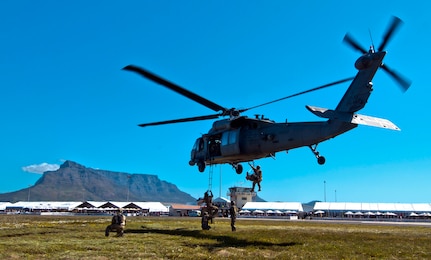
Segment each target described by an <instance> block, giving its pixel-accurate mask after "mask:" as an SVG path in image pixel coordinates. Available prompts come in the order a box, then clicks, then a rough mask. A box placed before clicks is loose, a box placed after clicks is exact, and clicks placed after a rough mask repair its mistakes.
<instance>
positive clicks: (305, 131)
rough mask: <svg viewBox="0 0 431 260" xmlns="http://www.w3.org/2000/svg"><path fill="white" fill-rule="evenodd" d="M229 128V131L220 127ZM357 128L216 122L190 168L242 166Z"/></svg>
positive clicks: (199, 143)
mask: <svg viewBox="0 0 431 260" xmlns="http://www.w3.org/2000/svg"><path fill="white" fill-rule="evenodd" d="M221 125H225V129H223V130H222V129H218V128H217V126H221ZM356 126H357V125H355V124H351V123H345V122H342V121H334V120H327V121H323V122H297V123H287V122H286V123H275V122H273V121H269V120H267V119H254V118H247V117H239V118H236V119H234V120H230V119H224V120H220V121H217V122H215V123H214V126H213V128H212V129H211V130H210V131H209V133H208V134H205V135H203V136H202V137H200V138H198V139H197V140H196V142H195V145H194V146H193V149H192V152H191V160H190V165H195V164H198V166H199V168H200V169H202V168H201V166H200V164H202V163H204V164H207V165H211V164H222V163H229V164H238V163H240V162H248V161H252V160H255V159H259V158H264V157H274V156H275V153H276V152H280V151H288V150H291V149H294V148H298V147H303V146H311V145H314V144H318V143H320V142H323V141H325V140H328V139H330V138H333V137H335V136H337V135H340V134H342V133H344V132H346V131H349V130H351V129H353V128H355V127H356Z"/></svg>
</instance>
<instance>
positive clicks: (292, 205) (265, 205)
mask: <svg viewBox="0 0 431 260" xmlns="http://www.w3.org/2000/svg"><path fill="white" fill-rule="evenodd" d="M242 209H248V210H252V211H253V210H256V209H259V210H281V211H282V210H284V211H285V210H292V211H304V210H303V209H302V204H301V203H300V202H247V203H246V204H245V205H244V206H243V207H242Z"/></svg>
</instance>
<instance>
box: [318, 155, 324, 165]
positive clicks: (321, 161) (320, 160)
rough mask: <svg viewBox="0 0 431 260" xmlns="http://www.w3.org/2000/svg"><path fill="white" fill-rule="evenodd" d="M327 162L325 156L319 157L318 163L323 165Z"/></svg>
mask: <svg viewBox="0 0 431 260" xmlns="http://www.w3.org/2000/svg"><path fill="white" fill-rule="evenodd" d="M325 162H326V159H325V157H323V156H319V157H317V163H318V164H320V165H323V164H325Z"/></svg>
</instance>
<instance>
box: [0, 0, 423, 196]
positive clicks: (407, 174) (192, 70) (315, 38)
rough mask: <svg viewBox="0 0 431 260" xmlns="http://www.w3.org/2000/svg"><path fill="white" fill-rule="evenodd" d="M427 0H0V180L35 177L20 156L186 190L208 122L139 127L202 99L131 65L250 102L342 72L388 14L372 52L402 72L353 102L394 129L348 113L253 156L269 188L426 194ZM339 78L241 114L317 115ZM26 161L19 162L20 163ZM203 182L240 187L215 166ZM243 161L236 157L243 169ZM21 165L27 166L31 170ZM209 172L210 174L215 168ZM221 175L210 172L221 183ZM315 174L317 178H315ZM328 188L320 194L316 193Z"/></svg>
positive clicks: (197, 179) (331, 104) (233, 101)
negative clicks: (327, 131)
mask: <svg viewBox="0 0 431 260" xmlns="http://www.w3.org/2000/svg"><path fill="white" fill-rule="evenodd" d="M430 11H431V4H430V3H429V2H428V1H409V2H408V3H406V2H405V1H391V3H390V4H388V3H387V1H362V2H361V4H358V3H353V2H352V3H349V2H347V3H346V1H323V2H322V1H122V2H121V3H120V2H118V1H91V2H88V1H73V2H64V1H42V2H35V1H2V2H1V3H0V31H1V34H0V50H1V52H2V55H1V59H0V80H1V88H0V90H1V94H0V110H1V115H2V127H1V128H0V140H1V149H0V158H2V163H1V166H0V174H1V176H2V182H1V183H0V192H9V191H14V190H18V189H23V188H27V187H28V186H29V185H33V184H34V183H35V182H36V181H37V179H39V178H40V177H41V175H40V174H38V173H31V172H35V171H37V169H35V168H34V165H40V164H43V165H42V166H44V167H49V166H52V165H54V166H55V165H59V164H61V163H62V162H63V161H64V160H72V161H75V162H78V163H80V164H83V165H85V166H87V167H92V168H99V169H106V170H112V171H121V172H129V173H147V174H156V175H158V176H159V178H160V179H162V180H166V181H168V182H171V183H174V184H176V185H177V186H178V187H179V188H180V189H181V190H183V191H185V192H188V193H190V194H191V195H192V196H194V197H198V196H202V194H203V193H204V192H205V191H206V190H207V189H208V171H209V168H207V170H206V172H205V173H199V172H198V170H197V168H196V167H190V166H189V165H188V161H189V156H190V150H191V147H192V145H193V143H194V141H195V139H196V138H197V137H199V136H200V135H201V134H203V133H206V132H207V131H208V130H209V129H210V128H211V124H212V121H201V122H193V123H183V124H175V125H165V126H158V127H148V128H139V127H137V124H139V123H145V122H152V121H160V120H168V119H175V118H181V117H189V116H198V115H207V114H211V113H212V112H213V111H211V110H209V109H208V108H206V107H204V106H202V105H199V104H197V103H194V102H192V101H191V100H189V99H187V98H185V97H182V96H180V95H178V94H176V93H174V92H172V91H170V90H167V89H165V88H163V87H161V86H159V85H157V84H154V83H152V82H150V81H148V80H146V79H144V78H142V77H140V76H138V75H135V74H132V73H130V72H126V71H122V70H121V68H123V67H124V66H126V65H128V64H135V65H138V66H141V67H144V68H146V69H148V70H150V71H153V72H154V73H156V74H158V75H161V76H163V77H164V78H167V79H169V80H171V81H173V82H175V83H177V84H179V85H181V86H183V87H186V88H188V89H189V90H191V91H193V92H195V93H197V94H200V95H202V96H204V97H205V98H207V99H210V100H212V101H214V102H216V103H218V104H220V105H222V106H225V107H239V108H245V107H251V106H254V105H258V104H261V103H264V102H267V101H270V100H273V99H277V98H280V97H284V96H287V95H289V94H292V93H296V92H299V91H302V90H305V89H308V88H313V87H316V86H319V85H323V84H326V83H329V82H332V81H336V80H339V79H343V78H346V77H350V76H354V75H355V74H356V69H355V68H354V62H355V61H356V59H357V58H358V57H359V53H358V52H356V51H354V50H352V49H351V48H350V47H349V46H347V45H345V44H343V43H342V39H343V37H344V35H345V33H347V32H350V33H351V34H352V35H353V36H354V37H355V39H356V40H357V41H358V42H360V43H361V44H362V46H364V47H365V48H368V46H369V45H370V44H371V40H370V34H369V30H370V31H371V34H372V38H373V41H374V43H375V45H378V44H380V42H381V38H382V36H383V34H384V32H385V31H386V29H387V26H388V23H389V21H390V18H391V16H392V15H395V16H398V17H400V18H401V19H402V20H403V21H404V24H403V26H402V27H401V29H400V30H399V31H398V32H397V33H396V35H395V37H394V38H393V39H392V40H391V42H390V43H389V44H388V45H387V46H386V49H387V51H388V54H387V55H386V58H385V63H386V64H388V65H389V66H390V67H391V68H393V69H395V70H397V71H398V72H400V73H401V74H403V75H404V76H406V77H408V78H409V79H410V80H412V81H413V84H412V86H411V88H410V89H409V90H408V91H407V92H406V93H402V92H401V91H400V90H399V88H398V86H397V85H396V83H395V82H394V81H393V80H392V79H391V78H390V77H389V76H388V75H387V74H386V73H384V72H383V71H378V72H377V74H376V77H375V78H374V80H373V83H374V91H373V93H372V95H371V97H370V99H369V101H368V104H367V106H366V107H365V108H364V109H363V110H362V111H361V112H360V113H361V114H366V115H371V116H378V117H382V118H387V119H389V120H391V121H392V122H394V123H395V124H396V125H398V126H399V127H400V128H401V131H400V132H398V131H390V130H384V129H378V128H374V127H367V126H359V127H358V128H356V129H354V130H353V131H351V132H348V133H346V134H344V135H341V136H338V137H336V138H335V139H332V140H329V141H326V142H324V143H321V144H320V145H319V146H318V150H319V151H320V153H321V154H322V155H324V156H325V157H326V164H325V165H323V166H320V165H318V164H317V163H316V160H315V158H314V156H313V154H312V153H311V152H310V150H309V149H308V148H300V149H296V150H291V151H289V153H288V154H286V153H278V154H277V156H276V158H277V159H276V160H273V159H270V158H269V159H261V160H258V161H257V162H256V163H258V164H260V165H261V167H262V169H263V178H264V180H263V182H262V186H263V187H262V189H263V190H262V192H260V193H259V195H260V196H261V197H262V198H264V199H266V200H268V201H300V202H307V201H311V200H315V199H316V200H322V201H323V200H324V199H325V194H326V200H327V201H335V200H337V201H349V202H403V203H408V202H431V189H430V188H429V187H430V184H431V174H430V173H431V172H430V169H431V152H430V150H429V149H430V145H431V141H430V138H429V134H428V133H429V129H428V128H429V126H430V123H429V122H428V118H429V109H428V102H429V98H430V93H431V91H430V88H429V76H428V69H429V60H430V58H431V53H430V48H429V46H430V44H431V42H430V41H431V39H430V35H431V20H430V19H429V12H430ZM347 87H348V83H345V84H343V85H339V86H336V87H333V88H331V89H327V90H322V91H320V92H314V93H312V94H308V95H304V96H301V97H297V98H294V99H290V100H287V101H283V102H279V103H276V104H273V105H269V106H265V107H262V108H257V109H255V110H251V111H249V112H248V113H247V115H248V116H250V117H252V116H253V115H254V114H264V115H265V116H266V117H269V118H271V119H273V120H276V121H285V120H286V119H287V120H288V121H291V122H294V121H319V120H321V119H319V118H316V117H315V116H314V115H313V114H311V113H310V112H309V111H307V110H306V109H305V105H314V106H319V107H328V108H335V106H336V105H337V103H338V102H339V100H340V99H341V97H342V96H343V94H344V92H345V90H346V89H347ZM29 166H33V167H30V168H26V167H29ZM213 170H214V173H213V186H212V190H213V192H214V194H215V195H217V196H218V195H219V192H220V190H221V195H222V196H226V192H227V190H228V188H229V187H230V186H232V185H247V186H249V185H251V183H247V182H246V180H245V177H244V175H237V174H236V173H235V172H234V171H233V170H232V168H231V166H230V165H223V166H215V167H214V169H213ZM246 170H248V168H246ZM30 171H31V172H30ZM220 175H221V178H220ZM220 179H221V184H220ZM325 182H326V185H324V183H325ZM325 189H326V193H325V192H324V191H325Z"/></svg>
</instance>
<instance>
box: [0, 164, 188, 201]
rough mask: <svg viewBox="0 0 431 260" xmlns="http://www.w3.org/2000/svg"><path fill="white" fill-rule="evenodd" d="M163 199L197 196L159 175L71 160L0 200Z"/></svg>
mask: <svg viewBox="0 0 431 260" xmlns="http://www.w3.org/2000/svg"><path fill="white" fill-rule="evenodd" d="M28 198H30V200H31V201H160V202H174V203H187V202H195V201H196V199H195V198H193V197H192V196H190V195H189V194H187V193H185V192H182V191H180V190H179V189H178V188H177V186H175V185H174V184H172V183H169V182H166V181H162V180H160V179H159V178H158V177H157V176H156V175H150V174H129V173H122V172H112V171H106V170H96V169H92V168H87V167H85V166H83V165H80V164H78V163H75V162H72V161H66V162H64V163H63V164H62V165H61V166H60V168H59V169H58V170H56V171H48V172H45V173H44V174H43V175H42V177H41V178H40V179H39V180H38V181H37V182H36V183H35V185H34V186H32V187H29V188H26V189H22V190H18V191H15V192H9V193H3V194H0V201H12V202H13V201H23V200H24V201H25V200H28Z"/></svg>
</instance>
